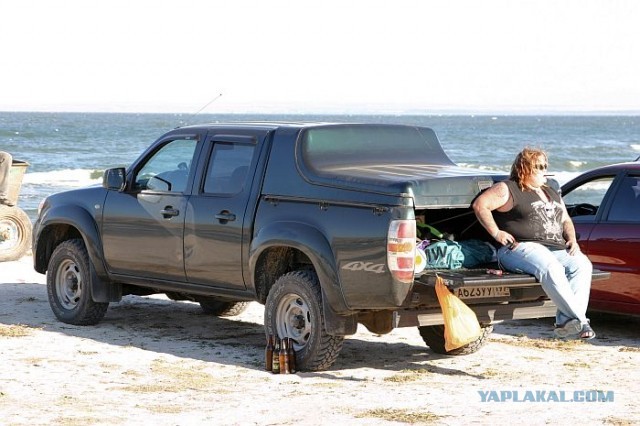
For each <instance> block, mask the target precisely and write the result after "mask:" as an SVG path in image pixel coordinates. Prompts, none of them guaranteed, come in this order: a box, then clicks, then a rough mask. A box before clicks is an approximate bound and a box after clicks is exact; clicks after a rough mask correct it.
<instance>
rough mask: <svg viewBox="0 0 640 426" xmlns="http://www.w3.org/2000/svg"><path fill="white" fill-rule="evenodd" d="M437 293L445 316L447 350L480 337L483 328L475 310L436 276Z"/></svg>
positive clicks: (445, 344)
mask: <svg viewBox="0 0 640 426" xmlns="http://www.w3.org/2000/svg"><path fill="white" fill-rule="evenodd" d="M436 295H437V296H438V302H439V303H440V308H441V309H442V316H443V317H444V348H445V349H446V350H447V352H448V351H452V350H454V349H458V348H460V347H462V346H464V345H466V344H469V343H471V342H473V341H474V340H476V339H477V338H478V337H480V334H481V333H482V329H481V328H480V323H479V322H478V317H476V314H475V312H473V311H472V310H471V308H469V307H468V306H467V305H465V304H464V302H463V301H462V300H460V299H459V298H458V297H457V296H456V295H455V294H453V293H451V291H450V290H449V289H448V288H447V286H446V285H445V284H444V281H443V280H442V277H437V278H436Z"/></svg>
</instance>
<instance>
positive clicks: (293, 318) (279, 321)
mask: <svg viewBox="0 0 640 426" xmlns="http://www.w3.org/2000/svg"><path fill="white" fill-rule="evenodd" d="M264 326H265V332H266V334H267V336H269V335H271V336H277V337H278V338H280V339H282V338H283V337H290V338H291V339H292V340H293V349H294V350H295V352H296V367H297V368H298V370H305V371H320V370H326V369H327V368H329V367H331V365H333V363H334V362H335V360H336V359H337V358H338V355H339V354H340V350H342V343H343V341H344V337H343V336H331V335H329V334H327V332H326V331H325V325H324V314H323V312H322V293H321V291H320V283H319V282H318V277H317V276H316V274H315V272H311V271H295V272H290V273H288V274H285V275H283V276H281V277H280V278H278V280H277V281H276V282H275V284H274V285H273V287H272V288H271V290H270V291H269V295H268V296H267V301H266V303H265V306H264Z"/></svg>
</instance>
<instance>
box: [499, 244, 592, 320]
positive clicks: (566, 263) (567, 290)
mask: <svg viewBox="0 0 640 426" xmlns="http://www.w3.org/2000/svg"><path fill="white" fill-rule="evenodd" d="M498 262H499V264H500V265H501V266H502V267H503V268H504V269H506V270H509V271H512V272H519V273H522V272H525V273H527V274H531V275H534V276H535V277H536V278H537V279H538V281H540V283H541V284H542V288H543V290H544V291H545V293H547V296H549V299H551V301H552V302H553V303H555V305H556V306H557V307H558V311H557V312H556V324H564V323H565V322H567V321H569V320H571V319H578V320H580V323H581V324H586V323H587V322H588V319H587V316H586V313H587V305H588V304H589V292H590V291H591V273H592V271H593V266H592V265H591V261H590V260H589V258H588V257H587V256H586V255H584V254H583V253H582V252H578V253H576V254H575V255H573V256H572V255H570V254H569V253H568V252H567V251H566V250H550V249H548V248H547V247H545V246H543V245H542V244H539V243H533V242H524V243H519V244H518V246H517V247H515V248H514V249H513V250H510V249H509V248H507V247H506V246H503V247H501V248H500V249H499V250H498Z"/></svg>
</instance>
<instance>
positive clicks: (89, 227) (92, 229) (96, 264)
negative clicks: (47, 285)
mask: <svg viewBox="0 0 640 426" xmlns="http://www.w3.org/2000/svg"><path fill="white" fill-rule="evenodd" d="M72 239H81V240H82V241H83V242H84V245H85V247H86V248H87V253H88V254H89V259H90V261H91V269H92V271H91V273H92V274H95V277H96V278H97V279H95V280H92V286H91V294H92V298H93V299H94V301H96V302H115V301H119V300H120V299H121V297H122V294H121V293H122V291H121V290H120V289H119V286H115V287H114V288H111V287H112V286H109V285H106V284H105V283H109V282H110V280H109V277H108V274H107V270H106V268H105V265H104V262H103V252H102V243H101V238H100V232H99V229H98V224H97V223H96V221H95V220H94V218H93V216H91V214H89V212H87V211H86V210H85V209H83V208H81V207H78V206H69V205H65V206H61V207H54V208H52V209H51V210H49V211H48V212H47V213H46V215H45V216H44V217H42V218H41V221H40V224H39V226H38V231H37V235H34V243H33V265H34V269H35V270H36V271H38V272H40V273H42V274H44V273H45V272H46V271H47V267H48V264H49V260H50V259H51V255H52V254H53V251H54V250H55V248H56V247H57V246H58V245H60V244H61V243H62V242H64V241H67V240H72Z"/></svg>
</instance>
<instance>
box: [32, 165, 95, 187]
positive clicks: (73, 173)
mask: <svg viewBox="0 0 640 426" xmlns="http://www.w3.org/2000/svg"><path fill="white" fill-rule="evenodd" d="M100 182H102V171H101V170H88V169H65V170H53V171H50V172H35V173H29V172H27V173H25V175H24V178H23V180H22V184H23V185H44V186H62V187H67V188H81V187H84V186H90V185H95V184H98V183H100Z"/></svg>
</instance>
